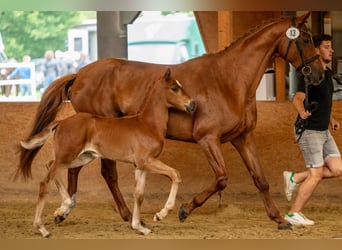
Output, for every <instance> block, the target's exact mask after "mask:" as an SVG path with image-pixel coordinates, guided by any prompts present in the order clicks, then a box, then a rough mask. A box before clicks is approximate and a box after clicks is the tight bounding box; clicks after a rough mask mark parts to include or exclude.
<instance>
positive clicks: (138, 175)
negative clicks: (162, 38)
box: [18, 69, 197, 237]
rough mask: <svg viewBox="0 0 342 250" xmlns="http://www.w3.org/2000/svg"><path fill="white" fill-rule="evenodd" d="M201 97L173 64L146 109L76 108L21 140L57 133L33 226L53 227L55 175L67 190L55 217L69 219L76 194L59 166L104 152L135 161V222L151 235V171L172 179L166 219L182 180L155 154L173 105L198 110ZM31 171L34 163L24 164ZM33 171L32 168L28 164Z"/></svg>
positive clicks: (37, 143)
mask: <svg viewBox="0 0 342 250" xmlns="http://www.w3.org/2000/svg"><path fill="white" fill-rule="evenodd" d="M196 106H197V105H196V103H195V102H194V101H193V100H191V98H190V97H189V96H188V95H187V94H186V93H185V91H184V90H183V88H182V86H181V84H180V83H179V82H178V81H177V80H175V79H174V78H171V72H170V69H167V70H166V72H165V75H164V76H163V77H162V78H160V79H159V80H158V81H157V82H156V83H155V84H154V85H153V86H152V87H151V90H150V94H149V95H148V97H147V98H146V100H145V102H144V106H143V107H142V111H141V112H140V113H139V114H137V115H133V116H127V117H122V118H105V117H99V116H96V115H92V114H89V113H77V114H75V115H73V116H71V117H69V118H67V119H65V120H62V121H54V122H51V123H50V124H49V125H48V126H47V127H45V128H44V129H43V130H42V131H41V132H40V133H38V134H36V135H34V136H32V137H31V138H29V139H28V140H27V141H21V146H22V147H24V148H26V149H34V148H38V147H42V146H43V145H44V143H45V141H46V140H47V139H48V138H49V136H50V135H51V134H53V133H54V134H55V136H54V142H53V143H54V151H55V160H53V161H50V163H49V165H48V174H47V176H46V178H45V179H44V180H43V181H42V182H41V183H40V190H39V197H38V204H37V208H36V214H35V218H34V223H33V225H34V227H35V228H37V229H38V230H39V231H40V232H41V234H42V235H43V236H44V237H49V236H50V232H49V231H48V230H47V229H46V228H45V226H44V223H43V222H42V218H41V216H42V211H43V208H44V205H45V196H46V193H47V191H48V184H49V182H50V181H51V180H54V181H55V182H56V185H57V188H58V190H59V192H60V194H61V196H62V206H61V207H60V208H58V209H57V210H56V211H55V221H56V222H59V221H61V220H64V218H66V216H67V215H68V214H69V213H70V211H71V204H72V200H71V197H70V196H69V194H68V192H67V190H66V188H65V186H64V185H63V183H62V180H61V178H60V177H59V172H60V170H61V169H62V168H63V167H65V168H74V167H78V166H82V165H84V164H87V163H89V162H91V161H92V160H94V159H95V158H98V157H101V158H106V159H110V160H118V161H123V162H129V163H133V164H134V166H135V182H136V186H135V191H134V199H135V201H134V208H133V215H132V221H131V226H132V228H133V229H135V230H137V231H138V232H140V233H142V234H144V235H147V234H149V233H150V232H151V230H150V229H148V228H146V227H145V226H144V225H143V224H142V223H141V219H140V207H141V204H142V202H143V197H144V189H145V180H146V174H147V172H152V173H156V174H161V175H166V176H168V177H169V178H170V179H171V181H172V184H171V190H170V193H169V196H168V199H167V201H166V203H165V205H164V207H163V208H162V209H161V211H160V212H158V213H156V214H155V216H154V220H155V221H156V220H162V219H163V218H165V217H166V215H167V214H168V212H169V211H170V210H172V209H173V207H174V205H175V199H176V194H177V190H178V183H179V182H180V181H181V177H180V174H179V172H178V171H177V170H175V169H173V168H171V167H169V166H168V165H166V164H165V163H163V162H161V161H160V160H158V159H156V158H157V157H158V156H159V155H160V153H161V152H162V149H163V145H164V140H165V139H164V138H165V135H166V129H167V121H168V108H169V107H175V108H177V109H179V110H183V111H186V112H188V113H194V112H195V110H196ZM24 166H25V168H26V170H24V169H18V171H19V172H24V171H27V168H31V164H26V165H24ZM29 171H30V170H29Z"/></svg>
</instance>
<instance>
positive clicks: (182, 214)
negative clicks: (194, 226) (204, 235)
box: [178, 205, 189, 222]
mask: <svg viewBox="0 0 342 250" xmlns="http://www.w3.org/2000/svg"><path fill="white" fill-rule="evenodd" d="M188 215H189V214H188V212H187V211H186V209H185V207H184V205H181V207H180V208H179V210H178V218H179V221H180V222H184V221H185V220H186V218H188Z"/></svg>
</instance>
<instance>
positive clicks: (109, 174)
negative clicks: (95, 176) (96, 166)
mask: <svg viewBox="0 0 342 250" xmlns="http://www.w3.org/2000/svg"><path fill="white" fill-rule="evenodd" d="M101 174H102V177H103V178H104V179H105V181H106V183H107V186H108V188H109V190H110V191H111V193H112V196H113V198H114V200H115V202H116V205H117V207H118V210H119V213H120V216H121V218H122V219H123V220H124V221H130V220H131V218H132V214H131V211H130V210H129V208H128V207H127V204H126V201H125V199H124V198H123V196H122V194H121V191H120V188H119V185H118V173H117V170H116V162H115V161H112V160H107V159H101Z"/></svg>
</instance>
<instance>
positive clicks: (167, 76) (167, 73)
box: [164, 68, 171, 81]
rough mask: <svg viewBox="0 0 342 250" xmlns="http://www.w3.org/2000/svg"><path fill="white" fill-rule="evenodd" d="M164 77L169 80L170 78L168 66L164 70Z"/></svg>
mask: <svg viewBox="0 0 342 250" xmlns="http://www.w3.org/2000/svg"><path fill="white" fill-rule="evenodd" d="M164 79H165V80H166V81H170V80H171V69H170V68H167V70H166V71H165V75H164Z"/></svg>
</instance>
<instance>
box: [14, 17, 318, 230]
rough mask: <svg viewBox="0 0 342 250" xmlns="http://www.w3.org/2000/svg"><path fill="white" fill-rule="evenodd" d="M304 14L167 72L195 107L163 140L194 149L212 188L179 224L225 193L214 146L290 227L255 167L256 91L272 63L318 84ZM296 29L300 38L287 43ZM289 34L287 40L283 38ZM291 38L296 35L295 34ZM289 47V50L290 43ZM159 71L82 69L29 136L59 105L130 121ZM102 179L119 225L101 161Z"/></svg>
mask: <svg viewBox="0 0 342 250" xmlns="http://www.w3.org/2000/svg"><path fill="white" fill-rule="evenodd" d="M309 16H310V12H309V13H307V14H304V15H302V16H300V17H296V18H293V19H292V18H291V17H283V18H279V19H277V20H272V21H270V22H269V23H267V24H263V25H261V26H259V27H256V28H255V29H254V30H253V31H251V32H250V33H247V34H245V35H244V36H242V37H241V38H239V39H237V40H236V41H235V42H233V43H232V44H231V45H230V46H228V47H226V48H225V49H224V50H222V51H220V52H218V53H213V54H206V55H203V56H200V57H198V58H195V59H192V60H189V61H186V62H184V63H181V64H177V65H172V66H170V67H171V69H172V73H173V75H174V77H176V78H177V79H179V80H180V81H181V82H182V84H183V87H184V89H185V90H186V91H187V93H189V95H190V96H191V97H193V98H194V99H195V100H196V101H197V104H198V108H197V112H196V114H195V116H193V117H192V116H191V117H190V116H187V115H185V114H184V113H182V112H177V111H172V112H171V113H170V117H169V122H168V127H167V138H170V139H174V140H181V141H188V142H195V143H198V145H199V146H200V148H201V149H202V150H203V152H204V154H205V156H206V157H207V159H208V162H209V165H210V167H211V168H212V170H213V171H214V174H215V181H214V183H213V184H212V185H210V186H209V187H208V188H207V189H205V190H204V191H202V192H200V193H199V194H197V195H196V196H195V197H194V198H193V200H192V201H191V202H189V203H187V204H182V206H181V207H180V209H179V219H180V221H184V220H185V219H186V218H187V216H188V215H189V214H190V213H191V212H192V211H193V210H194V209H195V208H197V207H199V206H201V205H203V204H204V203H205V202H206V201H207V200H208V199H209V198H210V197H211V196H212V195H213V194H215V193H216V192H218V191H220V190H223V189H224V188H225V187H226V186H227V179H228V177H227V172H226V167H225V162H224V158H223V156H222V151H221V143H225V142H231V143H232V145H233V146H234V147H235V148H236V149H237V150H238V152H239V153H240V155H241V157H242V159H243V161H244V163H245V165H246V166H247V169H248V171H249V172H250V175H251V176H252V178H253V181H254V184H255V186H256V187H257V188H258V190H259V191H260V193H261V195H262V200H263V202H264V205H265V209H266V212H267V214H268V216H269V217H270V219H272V220H274V221H275V222H276V223H278V228H279V229H283V228H284V229H286V228H289V227H290V224H289V223H288V222H287V221H286V220H284V219H283V218H282V216H281V215H280V212H279V210H278V208H277V207H276V205H275V204H274V201H273V199H272V197H271V196H270V192H269V184H268V182H267V180H266V178H265V176H264V173H263V171H262V168H261V167H260V164H259V159H258V154H257V148H256V145H255V141H254V137H253V131H254V128H255V125H256V122H257V110H256V89H257V87H258V85H259V82H260V80H261V78H262V76H263V74H264V72H265V70H266V68H267V66H268V64H269V62H270V61H271V59H272V58H273V57H275V56H279V57H282V58H284V59H286V60H287V61H288V62H290V63H291V64H292V65H293V66H294V67H295V68H296V69H297V70H301V69H302V68H303V67H304V66H305V67H306V68H309V69H311V74H310V78H311V80H312V82H315V83H319V82H320V81H321V80H322V77H323V74H324V73H323V68H322V65H321V64H320V62H319V61H318V60H315V59H316V58H317V55H316V52H315V49H314V45H313V42H312V38H311V35H310V34H309V33H308V29H307V27H306V25H305V23H306V20H307V19H308V17H309ZM289 28H292V29H293V28H297V29H296V30H297V31H298V35H299V37H295V38H291V37H288V35H287V33H288V32H287V31H288V30H289ZM290 33H291V32H290ZM294 33H296V32H294ZM293 42H295V43H293ZM163 70H164V66H163V65H157V64H150V63H143V62H134V61H126V60H120V59H114V58H111V59H102V60H98V61H96V62H94V63H91V64H89V65H87V66H85V67H84V68H82V69H81V70H80V71H79V72H78V73H77V74H74V75H67V76H65V77H62V78H60V79H57V80H56V81H55V82H54V83H53V84H52V85H51V86H50V87H49V88H48V89H47V90H46V92H45V93H44V95H43V97H42V100H41V102H40V105H39V107H38V110H37V115H36V118H35V121H34V124H33V129H32V132H31V135H34V134H36V133H38V132H40V131H41V130H42V129H43V128H44V127H46V125H47V124H49V123H50V122H51V121H52V120H53V119H54V118H55V117H56V114H57V111H58V108H59V107H60V106H61V104H62V103H63V101H64V100H66V99H68V98H69V100H70V101H71V103H72V105H73V107H74V108H75V110H76V111H77V112H89V113H93V114H98V115H104V116H119V115H131V114H136V113H138V112H139V110H140V106H141V103H142V102H143V100H144V97H145V96H146V95H147V89H148V86H149V85H150V84H151V83H152V82H153V79H156V78H157V77H158V76H159V75H160V74H161V72H162V71H163ZM35 154H36V151H35V150H23V151H22V152H21V159H20V164H26V163H27V162H30V161H32V158H33V156H34V155H35ZM79 170H80V168H78V169H72V170H69V172H68V174H69V175H68V182H69V187H68V191H69V193H70V194H71V195H74V194H75V193H76V189H77V178H78V173H79ZM101 173H102V176H103V177H104V178H105V180H106V182H107V184H108V187H109V188H110V190H111V192H112V195H113V197H114V199H115V201H116V203H117V206H118V210H119V212H120V215H121V217H122V218H123V219H124V220H129V219H130V217H131V213H130V211H129V209H128V208H127V205H126V203H125V200H124V199H123V197H122V194H121V192H120V189H119V187H118V183H117V170H116V165H115V163H114V162H113V161H109V160H106V159H103V160H102V166H101Z"/></svg>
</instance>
